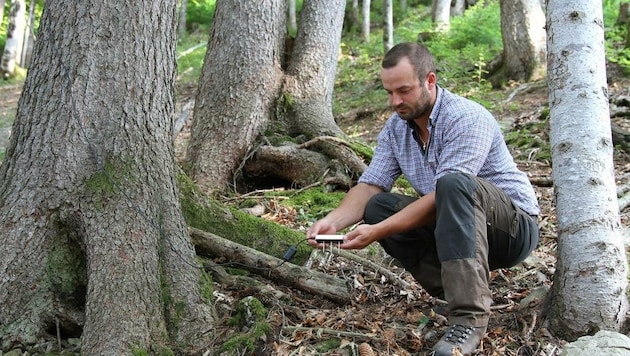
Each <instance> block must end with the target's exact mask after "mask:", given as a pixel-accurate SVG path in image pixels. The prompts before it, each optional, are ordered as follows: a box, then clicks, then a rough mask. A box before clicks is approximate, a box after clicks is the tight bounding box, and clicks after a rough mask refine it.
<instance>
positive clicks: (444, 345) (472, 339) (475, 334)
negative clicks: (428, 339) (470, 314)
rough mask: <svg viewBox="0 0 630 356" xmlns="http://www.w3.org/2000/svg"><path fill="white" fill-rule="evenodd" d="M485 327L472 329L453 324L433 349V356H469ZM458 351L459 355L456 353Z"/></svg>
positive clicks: (477, 343)
mask: <svg viewBox="0 0 630 356" xmlns="http://www.w3.org/2000/svg"><path fill="white" fill-rule="evenodd" d="M485 332H486V327H485V326H484V327H474V326H464V325H459V324H455V325H452V326H451V327H450V328H448V330H447V331H446V333H445V334H444V336H442V338H441V339H440V341H438V343H437V344H435V346H434V347H433V352H432V353H431V355H433V356H453V355H470V354H471V353H472V352H473V351H475V349H476V348H477V346H479V343H480V342H481V338H482V337H483V334H484V333H485ZM457 351H459V353H457Z"/></svg>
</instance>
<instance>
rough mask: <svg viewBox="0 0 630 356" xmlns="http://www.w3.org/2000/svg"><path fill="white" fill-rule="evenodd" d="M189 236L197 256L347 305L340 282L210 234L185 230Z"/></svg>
mask: <svg viewBox="0 0 630 356" xmlns="http://www.w3.org/2000/svg"><path fill="white" fill-rule="evenodd" d="M188 232H189V234H190V236H191V237H192V240H193V244H194V245H195V248H196V249H197V253H199V254H200V255H206V256H223V257H225V258H227V259H229V260H230V261H231V262H232V263H234V264H237V265H238V266H239V267H242V268H243V269H247V270H249V271H251V272H254V273H256V274H259V275H262V276H264V277H265V278H268V279H270V280H273V281H276V282H279V283H282V284H284V285H288V286H291V287H295V288H298V289H300V290H303V291H305V292H308V293H311V294H315V295H320V296H322V297H325V298H328V299H330V300H332V301H334V302H337V303H340V304H348V303H350V297H351V296H350V291H349V289H348V286H347V285H346V281H345V280H343V279H340V278H337V277H334V276H331V275H328V274H325V273H322V272H319V271H315V270H311V269H308V268H304V267H301V266H297V265H294V264H290V263H285V261H284V260H281V259H279V258H276V257H273V256H269V255H267V254H265V253H263V252H260V251H258V250H255V249H253V248H250V247H247V246H243V245H240V244H238V243H236V242H233V241H230V240H228V239H224V238H222V237H220V236H217V235H214V234H211V233H209V232H205V231H202V230H199V229H195V228H192V227H189V228H188Z"/></svg>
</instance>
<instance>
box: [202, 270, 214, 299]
mask: <svg viewBox="0 0 630 356" xmlns="http://www.w3.org/2000/svg"><path fill="white" fill-rule="evenodd" d="M199 288H200V290H201V298H203V300H204V301H205V302H207V303H211V302H212V301H213V300H214V285H213V283H212V276H211V275H210V273H207V272H206V271H204V270H203V269H202V270H201V271H200V273H199Z"/></svg>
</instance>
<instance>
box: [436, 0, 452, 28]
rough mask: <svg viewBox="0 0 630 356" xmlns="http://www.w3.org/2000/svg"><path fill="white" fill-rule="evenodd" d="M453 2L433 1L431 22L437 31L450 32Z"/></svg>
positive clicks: (447, 0)
mask: <svg viewBox="0 0 630 356" xmlns="http://www.w3.org/2000/svg"><path fill="white" fill-rule="evenodd" d="M450 16H451V0H433V2H432V3H431V21H433V24H434V25H435V29H436V30H437V31H448V29H449V28H450V26H451V19H450Z"/></svg>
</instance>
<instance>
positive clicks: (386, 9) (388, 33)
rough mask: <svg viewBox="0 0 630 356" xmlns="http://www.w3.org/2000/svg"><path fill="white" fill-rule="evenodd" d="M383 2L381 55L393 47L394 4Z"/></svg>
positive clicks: (386, 0)
mask: <svg viewBox="0 0 630 356" xmlns="http://www.w3.org/2000/svg"><path fill="white" fill-rule="evenodd" d="M392 1H393V0H384V1H383V53H385V52H387V51H389V49H390V48H392V47H394V4H393V2H392Z"/></svg>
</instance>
